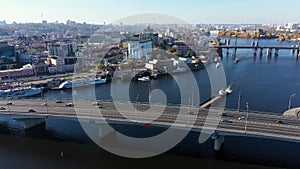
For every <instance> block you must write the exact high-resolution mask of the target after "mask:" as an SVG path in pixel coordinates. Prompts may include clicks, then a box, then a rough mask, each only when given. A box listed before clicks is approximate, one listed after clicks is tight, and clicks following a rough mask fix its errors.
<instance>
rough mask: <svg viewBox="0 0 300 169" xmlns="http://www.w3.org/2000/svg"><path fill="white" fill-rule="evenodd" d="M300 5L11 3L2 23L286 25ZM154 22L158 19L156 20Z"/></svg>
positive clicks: (275, 0)
mask: <svg viewBox="0 0 300 169" xmlns="http://www.w3.org/2000/svg"><path fill="white" fill-rule="evenodd" d="M299 6H300V1H298V0H290V1H282V0H281V1H279V0H263V1H261V0H247V1H242V0H226V1H210V0H202V1H201V0H186V1H174V0H172V1H163V0H151V1H145V2H144V1H140V0H127V1H121V0H84V1H76V0H44V1H40V0H26V1H23V0H9V1H5V2H2V3H1V6H0V11H1V12H0V21H3V20H6V22H7V23H12V22H13V21H16V22H18V23H25V22H41V21H42V18H43V19H44V20H47V21H48V22H55V21H59V22H64V23H65V22H66V21H67V20H68V19H69V20H72V21H76V22H78V23H83V22H87V23H94V24H103V23H104V22H106V23H107V24H108V23H111V22H114V21H116V20H119V19H122V18H124V17H128V16H132V15H136V14H142V13H160V14H168V15H171V16H175V17H179V18H181V19H183V20H186V21H187V22H189V23H193V24H196V23H208V24H210V23H220V24H241V23H243V24H247V23H249V24H250V23H251V24H253V23H259V24H268V23H285V22H300V13H299V12H298V10H299ZM154 19H155V18H154Z"/></svg>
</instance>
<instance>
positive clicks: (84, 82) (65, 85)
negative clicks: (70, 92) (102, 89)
mask: <svg viewBox="0 0 300 169" xmlns="http://www.w3.org/2000/svg"><path fill="white" fill-rule="evenodd" d="M103 83H106V79H101V78H94V79H79V80H72V81H70V80H67V81H64V82H62V83H61V84H60V85H59V86H58V87H55V88H52V89H54V90H60V89H71V88H72V87H84V86H90V85H98V84H103Z"/></svg>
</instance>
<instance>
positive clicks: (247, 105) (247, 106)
mask: <svg viewBox="0 0 300 169" xmlns="http://www.w3.org/2000/svg"><path fill="white" fill-rule="evenodd" d="M246 108H247V116H246V124H245V133H246V132H247V125H248V117H249V104H248V102H246Z"/></svg>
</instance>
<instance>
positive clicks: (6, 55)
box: [0, 41, 17, 69]
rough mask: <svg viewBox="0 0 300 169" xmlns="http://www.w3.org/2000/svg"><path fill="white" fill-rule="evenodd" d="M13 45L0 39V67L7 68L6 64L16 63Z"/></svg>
mask: <svg viewBox="0 0 300 169" xmlns="http://www.w3.org/2000/svg"><path fill="white" fill-rule="evenodd" d="M16 63H17V59H16V54H15V47H14V46H10V45H8V43H7V42H6V41H0V69H7V67H8V65H16Z"/></svg>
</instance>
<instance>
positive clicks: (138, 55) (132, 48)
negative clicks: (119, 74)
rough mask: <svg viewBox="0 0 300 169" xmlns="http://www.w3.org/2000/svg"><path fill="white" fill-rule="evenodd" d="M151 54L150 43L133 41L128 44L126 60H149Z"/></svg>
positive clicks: (149, 41)
mask: <svg viewBox="0 0 300 169" xmlns="http://www.w3.org/2000/svg"><path fill="white" fill-rule="evenodd" d="M152 52H153V46H152V41H151V40H150V39H148V40H135V41H129V43H128V58H129V59H131V60H142V59H145V60H149V59H151V54H152Z"/></svg>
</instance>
